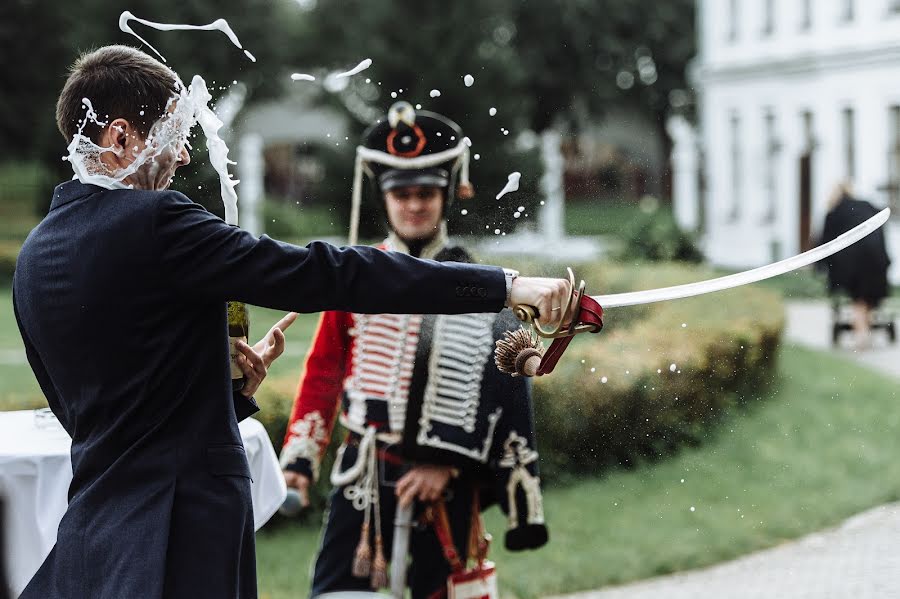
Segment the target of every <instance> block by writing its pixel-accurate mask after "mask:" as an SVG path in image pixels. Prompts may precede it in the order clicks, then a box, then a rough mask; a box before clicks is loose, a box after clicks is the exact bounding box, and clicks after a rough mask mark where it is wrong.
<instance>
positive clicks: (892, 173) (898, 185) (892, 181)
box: [887, 106, 900, 214]
mask: <svg viewBox="0 0 900 599" xmlns="http://www.w3.org/2000/svg"><path fill="white" fill-rule="evenodd" d="M888 114H889V116H888V120H889V121H890V122H889V123H888V124H889V126H890V132H889V135H890V140H891V141H890V145H889V146H888V183H887V192H888V205H889V206H890V207H891V212H893V213H894V214H897V213H898V210H900V106H891V107H890V108H889V109H888Z"/></svg>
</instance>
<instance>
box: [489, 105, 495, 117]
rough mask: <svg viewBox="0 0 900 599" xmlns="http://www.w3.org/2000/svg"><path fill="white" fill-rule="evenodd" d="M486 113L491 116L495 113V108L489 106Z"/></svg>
mask: <svg viewBox="0 0 900 599" xmlns="http://www.w3.org/2000/svg"><path fill="white" fill-rule="evenodd" d="M488 114H489V115H491V116H495V115H496V114H497V109H496V108H494V107H493V106H491V109H490V110H488Z"/></svg>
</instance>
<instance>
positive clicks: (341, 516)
mask: <svg viewBox="0 0 900 599" xmlns="http://www.w3.org/2000/svg"><path fill="white" fill-rule="evenodd" d="M356 455H357V451H356V448H355V447H347V449H346V451H345V452H344V466H345V467H346V466H347V465H349V464H352V463H353V462H354V461H355V460H356ZM378 465H379V470H380V474H379V482H380V485H379V489H380V494H379V500H380V504H381V505H380V508H381V509H380V511H381V532H382V537H383V539H384V551H385V556H386V557H387V559H388V561H390V560H391V546H392V543H393V539H394V512H395V510H396V509H397V498H396V496H395V494H394V491H395V483H396V481H397V480H398V479H399V478H400V477H401V476H402V475H403V473H404V472H405V471H406V470H407V468H406V467H405V466H402V465H397V464H392V463H388V462H385V461H383V460H379V461H378ZM446 495H447V513H448V516H449V519H450V529H451V531H452V533H453V541H454V544H455V545H456V550H457V552H458V553H459V555H461V556H465V555H466V550H467V547H468V538H469V526H470V522H471V511H472V488H471V486H470V485H468V484H466V483H465V482H464V481H463V480H462V479H456V480H452V481H451V482H450V485H449V488H448V490H447V494H446ZM420 515H421V506H419V505H417V506H416V513H415V516H420ZM362 524H363V512H361V511H359V510H357V509H355V508H354V507H353V505H352V504H351V503H350V501H348V500H347V498H346V497H345V496H344V488H343V487H340V488H335V489H333V490H332V492H331V496H330V499H329V507H328V511H327V513H326V514H325V530H324V532H323V534H322V541H321V546H320V548H319V555H318V557H317V558H316V565H315V571H314V574H313V583H312V593H311V594H312V596H313V597H315V596H317V595H320V594H322V593H328V592H334V591H365V590H369V589H370V588H371V587H370V585H369V578H356V577H354V576H353V574H352V573H351V569H352V566H353V556H354V554H355V552H356V546H357V545H358V544H359V538H360V529H361V527H362ZM370 532H371V539H370V542H371V543H372V556H373V558H374V556H375V541H374V535H375V523H374V520H373V521H372V524H371V525H370ZM409 557H410V562H409V564H410V565H409V569H408V571H407V578H406V583H407V585H408V586H409V589H410V591H411V593H412V597H413V599H420V598H421V599H425V598H427V597H429V596H430V595H432V594H433V593H435V592H436V591H441V590H443V589H445V588H446V584H447V576H449V574H450V565H449V564H448V563H447V560H446V558H445V557H444V553H443V550H442V548H441V544H440V542H439V541H438V538H437V535H436V534H435V532H434V528H433V527H432V526H430V525H414V526H413V529H412V532H411V534H410V539H409ZM388 571H389V572H390V569H389V570H388Z"/></svg>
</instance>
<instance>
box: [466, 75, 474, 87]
mask: <svg viewBox="0 0 900 599" xmlns="http://www.w3.org/2000/svg"><path fill="white" fill-rule="evenodd" d="M463 83H465V84H466V87H472V84H473V83H475V77H472V76H471V75H466V76H465V77H463Z"/></svg>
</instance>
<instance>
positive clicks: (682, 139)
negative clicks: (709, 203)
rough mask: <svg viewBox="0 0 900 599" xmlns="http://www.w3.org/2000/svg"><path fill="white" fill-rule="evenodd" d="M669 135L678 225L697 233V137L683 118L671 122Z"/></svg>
mask: <svg viewBox="0 0 900 599" xmlns="http://www.w3.org/2000/svg"><path fill="white" fill-rule="evenodd" d="M666 131H668V133H669V136H670V137H671V138H672V156H671V159H672V206H673V208H674V210H675V221H676V222H677V223H678V226H679V227H681V228H682V229H683V230H685V231H696V230H697V228H698V227H699V225H700V222H699V217H700V210H699V201H700V197H699V191H700V190H699V189H698V186H697V161H698V157H697V134H696V132H695V131H694V128H693V127H692V126H691V124H690V123H688V122H687V119H685V118H684V117H683V116H681V115H676V116H673V117H671V118H669V120H668V121H667V122H666Z"/></svg>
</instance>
